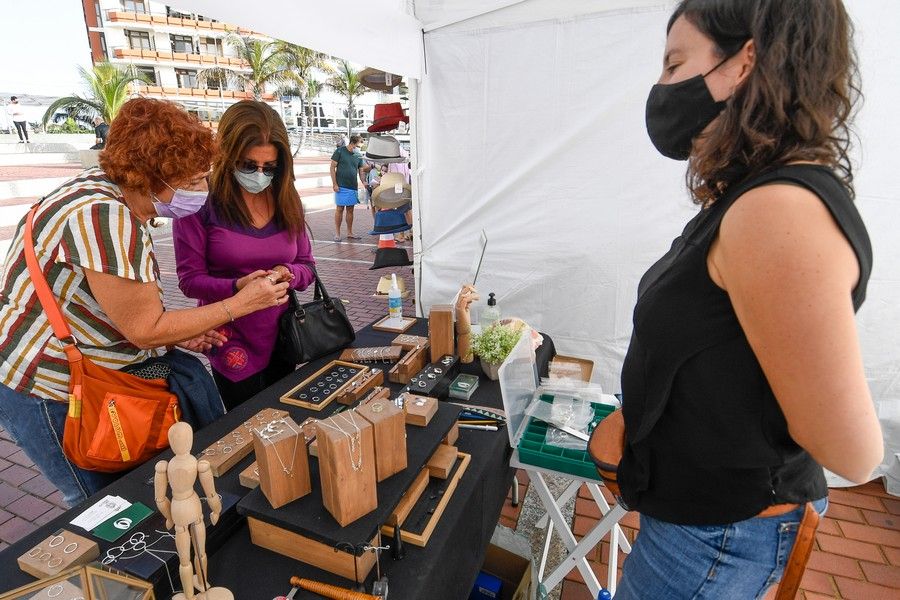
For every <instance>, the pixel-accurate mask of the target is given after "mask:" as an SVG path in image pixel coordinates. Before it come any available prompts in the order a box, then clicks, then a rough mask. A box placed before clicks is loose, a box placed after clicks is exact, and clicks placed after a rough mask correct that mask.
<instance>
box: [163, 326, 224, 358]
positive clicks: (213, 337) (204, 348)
mask: <svg viewBox="0 0 900 600" xmlns="http://www.w3.org/2000/svg"><path fill="white" fill-rule="evenodd" d="M227 341H228V338H227V337H225V336H224V335H222V334H221V333H219V332H218V331H216V330H215V329H211V330H209V331H207V332H206V333H201V334H200V335H198V336H197V337H195V338H191V339H189V340H184V341H183V342H179V343H178V344H176V346H178V347H179V348H183V349H185V350H189V351H191V352H200V353H204V352H209V351H210V350H212V349H213V348H219V347H221V346H222V344H224V343H225V342H227Z"/></svg>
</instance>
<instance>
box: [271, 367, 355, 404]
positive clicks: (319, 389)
mask: <svg viewBox="0 0 900 600" xmlns="http://www.w3.org/2000/svg"><path fill="white" fill-rule="evenodd" d="M368 370H369V367H367V366H365V365H358V364H355V363H349V362H344V361H342V360H333V361H331V362H330V363H328V364H327V365H325V366H324V367H322V368H321V369H319V370H318V371H316V372H315V373H313V374H312V375H311V376H310V377H307V378H306V379H304V380H303V381H302V382H300V384H299V385H296V386H294V387H293V388H291V390H290V391H288V393H286V394H284V395H283V396H282V397H281V401H282V402H284V403H285V404H293V405H294V406H300V407H303V408H306V409H309V410H322V409H323V408H325V407H326V406H328V404H330V403H331V401H332V400H334V399H335V398H337V397H338V396H340V395H342V394H343V393H344V392H346V391H348V390H349V389H350V388H351V387H352V385H353V382H354V381H357V380H359V379H360V378H362V376H363V375H364V374H365V373H366V372H367V371H368Z"/></svg>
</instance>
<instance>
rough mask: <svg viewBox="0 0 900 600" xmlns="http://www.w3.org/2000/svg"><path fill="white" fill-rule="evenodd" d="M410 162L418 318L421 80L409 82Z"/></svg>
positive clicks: (421, 313) (420, 314)
mask: <svg viewBox="0 0 900 600" xmlns="http://www.w3.org/2000/svg"><path fill="white" fill-rule="evenodd" d="M409 129H410V131H409V160H410V165H411V175H412V176H411V177H410V185H411V186H412V199H413V201H412V205H413V223H415V227H414V228H413V269H414V272H413V276H414V278H415V281H416V295H415V298H416V316H418V317H424V316H425V312H424V309H423V308H422V246H423V244H422V210H421V201H422V197H421V191H422V186H421V185H420V184H419V182H420V177H421V176H422V171H423V169H422V168H421V164H420V161H419V80H418V79H414V78H410V80H409Z"/></svg>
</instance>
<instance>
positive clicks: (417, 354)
mask: <svg viewBox="0 0 900 600" xmlns="http://www.w3.org/2000/svg"><path fill="white" fill-rule="evenodd" d="M427 359H428V346H420V347H418V348H415V349H414V350H410V351H409V352H407V353H406V356H404V357H403V358H401V359H400V361H399V362H398V363H397V364H396V365H394V366H393V367H391V370H390V371H388V379H389V380H391V381H393V382H394V383H403V384H406V383H409V380H410V379H411V378H412V376H413V375H415V374H416V373H418V372H419V371H421V370H422V368H423V367H424V366H425V362H426V360H427Z"/></svg>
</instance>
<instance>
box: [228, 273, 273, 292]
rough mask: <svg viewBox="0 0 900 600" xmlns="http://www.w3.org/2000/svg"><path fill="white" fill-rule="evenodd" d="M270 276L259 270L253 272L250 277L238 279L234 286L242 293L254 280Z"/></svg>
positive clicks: (245, 276)
mask: <svg viewBox="0 0 900 600" xmlns="http://www.w3.org/2000/svg"><path fill="white" fill-rule="evenodd" d="M268 274H269V272H268V271H264V270H263V269H259V270H256V271H253V272H252V273H250V274H249V275H244V276H243V277H241V278H240V279H238V280H237V281H236V282H235V284H234V285H235V287H237V289H238V291H241V290H242V289H244V288H245V287H246V286H247V284H248V283H250V282H251V281H253V280H254V279H258V278H260V277H265V276H266V275H268Z"/></svg>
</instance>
